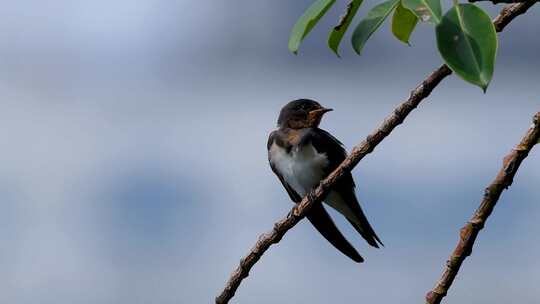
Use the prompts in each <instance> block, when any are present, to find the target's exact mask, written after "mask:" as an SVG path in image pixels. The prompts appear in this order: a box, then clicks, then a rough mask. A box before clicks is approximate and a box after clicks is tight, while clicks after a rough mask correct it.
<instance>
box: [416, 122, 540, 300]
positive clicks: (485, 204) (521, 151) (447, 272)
mask: <svg viewBox="0 0 540 304" xmlns="http://www.w3.org/2000/svg"><path fill="white" fill-rule="evenodd" d="M539 139H540V112H538V113H536V115H535V116H534V119H533V125H532V126H531V127H530V128H529V130H528V131H527V133H526V134H525V136H524V137H523V139H521V142H520V143H519V144H518V145H517V146H516V147H515V148H514V149H512V151H511V152H510V153H509V154H508V155H507V156H506V157H505V158H504V161H503V166H502V168H501V170H500V171H499V174H497V177H496V178H495V180H494V181H493V182H492V183H491V184H490V185H489V186H488V187H487V188H486V190H485V193H484V198H483V199H482V203H481V204H480V206H479V207H478V209H477V210H476V212H475V213H474V215H473V217H472V218H471V219H470V220H469V221H468V222H467V224H465V226H463V228H461V231H460V233H459V236H460V238H459V242H458V244H457V246H456V248H455V249H454V251H453V252H452V255H451V256H450V258H449V259H448V261H447V262H446V268H445V269H444V272H443V274H442V276H441V278H440V279H439V281H438V282H437V284H436V286H435V287H434V288H433V290H431V291H429V292H428V293H427V295H426V303H427V304H439V303H441V300H442V299H443V298H444V297H445V296H446V293H447V292H448V289H449V288H450V286H451V285H452V282H454V279H455V278H456V275H457V273H458V271H459V268H460V267H461V265H462V264H463V261H465V259H466V258H467V257H468V256H469V255H470V254H471V252H472V248H473V245H474V241H475V240H476V237H477V236H478V233H479V232H480V230H482V228H484V225H485V223H486V220H487V218H488V217H489V215H490V214H491V212H493V208H495V205H496V204H497V201H498V200H499V197H500V196H501V193H502V192H503V190H504V189H507V188H508V187H510V185H511V184H512V180H513V178H514V175H515V174H516V172H517V170H518V169H519V165H520V164H521V162H522V161H523V160H524V159H525V158H526V157H527V155H528V154H529V151H531V149H532V147H533V146H534V145H535V144H536V143H537V142H538V140H539Z"/></svg>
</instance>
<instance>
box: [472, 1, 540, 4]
mask: <svg viewBox="0 0 540 304" xmlns="http://www.w3.org/2000/svg"><path fill="white" fill-rule="evenodd" d="M469 2H470V3H474V2H491V3H493V4H499V3H525V2H531V3H535V2H540V0H469Z"/></svg>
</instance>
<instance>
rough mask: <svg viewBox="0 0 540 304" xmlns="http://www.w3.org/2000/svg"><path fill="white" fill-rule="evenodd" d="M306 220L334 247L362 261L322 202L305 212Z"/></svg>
mask: <svg viewBox="0 0 540 304" xmlns="http://www.w3.org/2000/svg"><path fill="white" fill-rule="evenodd" d="M307 218H308V220H309V221H310V222H311V224H313V226H314V227H315V228H316V229H317V230H318V231H319V233H321V234H322V235H323V236H324V237H325V238H326V239H327V240H328V241H329V242H330V243H331V244H332V245H334V247H336V248H337V249H338V250H339V251H341V252H342V253H343V254H345V255H346V256H348V257H349V258H351V259H352V260H353V261H355V262H357V263H362V262H363V261H364V259H363V258H362V256H361V255H360V254H359V253H358V252H357V251H356V249H354V247H353V246H352V245H351V243H349V241H347V239H346V238H345V237H344V236H343V234H341V232H340V231H339V230H338V228H337V227H336V224H334V221H332V218H331V217H330V215H329V214H328V213H327V212H326V210H325V209H324V207H323V205H322V204H320V203H319V204H315V205H313V206H312V207H311V209H310V210H309V212H308V214H307Z"/></svg>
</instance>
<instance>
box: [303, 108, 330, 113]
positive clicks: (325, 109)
mask: <svg viewBox="0 0 540 304" xmlns="http://www.w3.org/2000/svg"><path fill="white" fill-rule="evenodd" d="M333 110H334V109H329V108H320V109H317V110H313V111H311V112H309V114H312V115H323V114H324V113H326V112H330V111H333Z"/></svg>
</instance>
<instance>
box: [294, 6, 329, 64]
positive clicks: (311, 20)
mask: <svg viewBox="0 0 540 304" xmlns="http://www.w3.org/2000/svg"><path fill="white" fill-rule="evenodd" d="M334 2H336V0H317V1H315V2H314V3H313V4H312V5H311V6H310V7H309V8H308V9H307V10H306V11H305V12H304V14H303V15H302V16H301V17H300V18H299V19H298V21H296V23H295V24H294V27H293V29H292V30H291V35H290V36H289V51H291V52H293V53H294V54H297V53H298V48H299V47H300V44H301V43H302V40H304V38H305V37H306V36H307V34H308V33H309V32H310V31H311V29H312V28H313V27H314V26H315V24H317V22H319V20H320V19H321V17H322V16H323V15H324V14H325V13H326V12H327V11H328V9H330V7H331V6H332V5H333V4H334Z"/></svg>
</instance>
